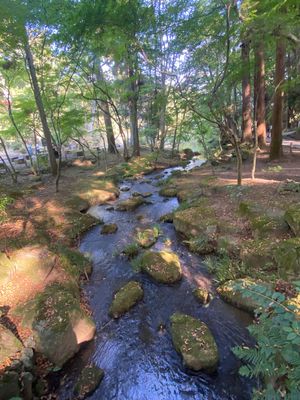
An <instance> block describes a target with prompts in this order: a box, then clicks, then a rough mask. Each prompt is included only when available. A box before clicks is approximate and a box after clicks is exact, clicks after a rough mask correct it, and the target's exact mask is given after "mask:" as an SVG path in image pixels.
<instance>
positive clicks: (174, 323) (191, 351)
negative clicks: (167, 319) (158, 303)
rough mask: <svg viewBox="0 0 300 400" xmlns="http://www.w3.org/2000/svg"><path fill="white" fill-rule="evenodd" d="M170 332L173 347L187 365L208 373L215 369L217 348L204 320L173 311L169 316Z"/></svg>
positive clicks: (217, 357) (217, 359)
mask: <svg viewBox="0 0 300 400" xmlns="http://www.w3.org/2000/svg"><path fill="white" fill-rule="evenodd" d="M171 334H172V340H173V344H174V347H175V349H176V351H177V352H178V353H180V354H181V356H182V359H183V362H184V364H185V365H186V366H187V367H189V368H190V369H192V370H194V371H201V370H203V371H206V372H208V373H212V372H214V371H215V370H216V368H217V365H218V362H219V353H218V348H217V344H216V342H215V339H214V337H213V335H212V333H211V332H210V330H209V328H208V326H207V325H206V324H205V323H204V322H202V321H200V320H199V319H196V318H193V317H191V316H189V315H185V314H180V313H175V314H173V315H172V316H171Z"/></svg>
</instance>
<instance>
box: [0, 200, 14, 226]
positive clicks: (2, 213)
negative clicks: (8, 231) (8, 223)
mask: <svg viewBox="0 0 300 400" xmlns="http://www.w3.org/2000/svg"><path fill="white" fill-rule="evenodd" d="M12 202H13V198H11V197H10V196H7V195H5V194H4V195H0V222H1V223H3V222H4V221H5V220H6V218H7V207H8V206H9V205H10V204H11V203H12Z"/></svg>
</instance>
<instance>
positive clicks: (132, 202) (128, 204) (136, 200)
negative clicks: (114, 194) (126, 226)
mask: <svg viewBox="0 0 300 400" xmlns="http://www.w3.org/2000/svg"><path fill="white" fill-rule="evenodd" d="M142 204H145V200H144V198H143V197H142V196H138V197H130V198H129V199H127V200H123V201H120V202H119V203H118V204H117V206H116V210H117V211H134V210H135V209H137V208H138V207H139V206H141V205H142Z"/></svg>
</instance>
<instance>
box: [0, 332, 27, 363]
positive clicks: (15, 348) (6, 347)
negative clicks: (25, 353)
mask: <svg viewBox="0 0 300 400" xmlns="http://www.w3.org/2000/svg"><path fill="white" fill-rule="evenodd" d="M22 349H23V345H22V343H21V342H20V340H19V339H18V338H17V337H16V336H15V335H14V334H13V333H12V332H11V331H10V330H8V329H7V328H5V327H4V326H3V325H0V364H1V363H3V362H4V361H5V360H6V359H7V358H10V357H13V356H14V355H15V354H16V353H18V352H20V351H21V350H22Z"/></svg>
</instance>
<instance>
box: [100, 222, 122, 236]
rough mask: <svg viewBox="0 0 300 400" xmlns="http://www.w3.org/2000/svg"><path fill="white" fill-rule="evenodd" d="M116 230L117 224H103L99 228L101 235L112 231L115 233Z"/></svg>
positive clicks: (109, 233)
mask: <svg viewBox="0 0 300 400" xmlns="http://www.w3.org/2000/svg"><path fill="white" fill-rule="evenodd" d="M117 230H118V225H117V224H104V225H103V227H102V229H101V235H111V234H112V233H116V232H117Z"/></svg>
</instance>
